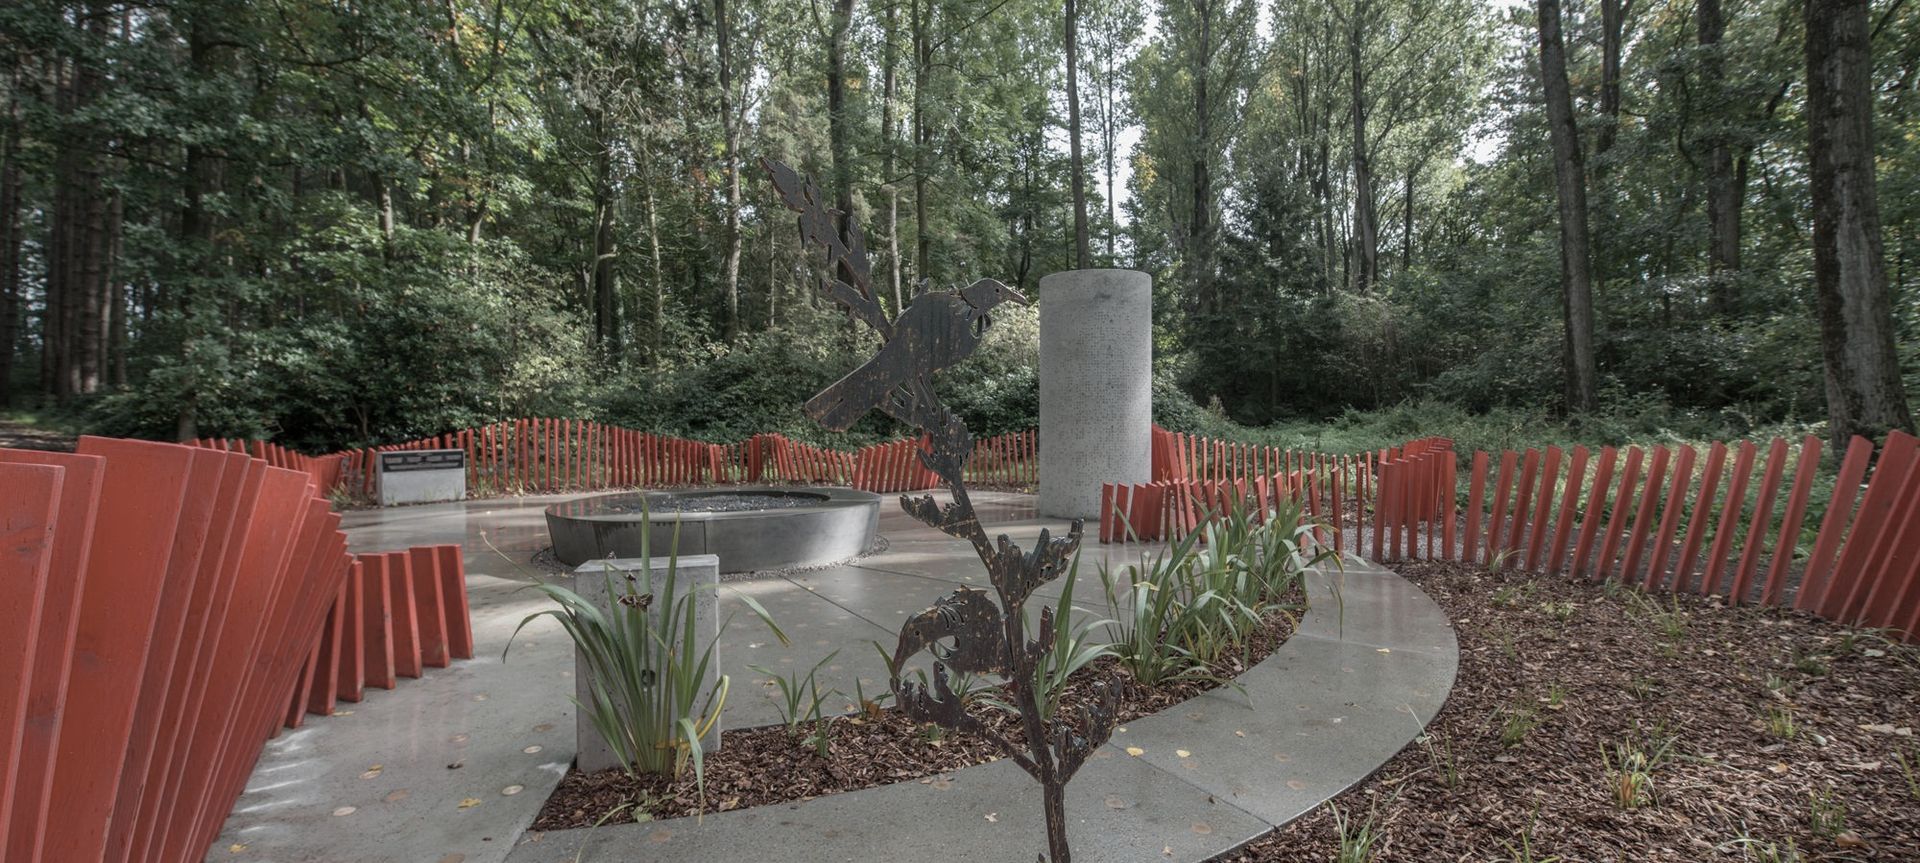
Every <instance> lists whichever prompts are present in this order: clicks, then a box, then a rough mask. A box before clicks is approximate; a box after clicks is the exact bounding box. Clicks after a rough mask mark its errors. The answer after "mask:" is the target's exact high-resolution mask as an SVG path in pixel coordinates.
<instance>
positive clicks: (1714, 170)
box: [1694, 0, 1741, 314]
mask: <svg viewBox="0 0 1920 863" xmlns="http://www.w3.org/2000/svg"><path fill="white" fill-rule="evenodd" d="M1694 18H1695V21H1696V22H1697V24H1696V29H1697V30H1698V31H1699V44H1700V89H1701V90H1702V91H1704V95H1705V97H1706V101H1707V106H1708V110H1707V124H1708V133H1707V135H1706V136H1704V137H1705V139H1706V140H1705V141H1704V142H1703V143H1705V144H1706V145H1707V160H1706V174H1707V273H1708V275H1709V277H1711V278H1712V280H1713V286H1712V296H1713V303H1714V307H1715V310H1716V311H1718V312H1720V313H1722V314H1731V313H1732V312H1733V311H1734V305H1735V294H1734V281H1735V280H1734V277H1733V276H1734V274H1735V273H1737V272H1738V271H1739V270H1740V192H1741V190H1740V186H1739V185H1738V184H1737V183H1736V182H1735V177H1734V159H1733V142H1732V141H1731V140H1729V135H1728V134H1727V119H1726V115H1727V113H1728V108H1729V107H1730V106H1729V105H1728V104H1727V101H1728V100H1727V96H1726V93H1725V87H1726V72H1725V67H1726V58H1725V55H1724V54H1723V52H1722V49H1721V45H1720V43H1721V40H1722V39H1723V38H1724V37H1725V36H1726V32H1727V22H1726V18H1725V17H1724V16H1722V14H1721V10H1720V0H1698V3H1697V5H1696V6H1695V15H1694Z"/></svg>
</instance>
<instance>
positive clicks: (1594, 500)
mask: <svg viewBox="0 0 1920 863" xmlns="http://www.w3.org/2000/svg"><path fill="white" fill-rule="evenodd" d="M1618 456H1619V453H1618V451H1616V450H1615V449H1614V448H1613V447H1610V446H1603V447H1601V448H1600V465H1599V467H1597V468H1595V469H1594V474H1593V484H1592V485H1591V486H1589V487H1588V492H1587V501H1586V511H1585V512H1583V513H1581V516H1580V538H1579V539H1578V540H1576V541H1575V542H1574V544H1573V565H1572V575H1573V577H1574V578H1580V577H1581V576H1583V575H1585V574H1586V571H1587V553H1588V552H1590V551H1592V550H1593V540H1594V537H1595V536H1597V535H1598V532H1599V530H1600V522H1601V520H1602V519H1604V518H1606V516H1605V515H1604V513H1605V512H1606V510H1607V496H1608V495H1609V494H1611V493H1612V492H1613V463H1614V461H1615V459H1616V458H1617V457H1618Z"/></svg>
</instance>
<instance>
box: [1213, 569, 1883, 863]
mask: <svg viewBox="0 0 1920 863" xmlns="http://www.w3.org/2000/svg"><path fill="white" fill-rule="evenodd" d="M1399 571H1400V572H1401V573H1402V574H1404V575H1406V576H1408V577H1409V578H1410V579H1412V580H1413V581H1414V582H1415V583H1417V584H1418V585H1419V586H1420V587H1421V588H1422V589H1424V590H1425V591H1426V592H1427V593H1428V594H1429V595H1430V596H1432V597H1433V598H1434V599H1435V600H1436V601H1437V602H1438V603H1439V604H1440V605H1441V606H1442V607H1443V608H1445V609H1446V611H1447V613H1448V615H1449V617H1451V618H1452V620H1453V621H1454V624H1455V627H1456V631H1457V634H1458V638H1459V643H1460V674H1459V679H1458V682H1457V683H1456V685H1455V688H1454V690H1453V693H1452V695H1451V696H1450V697H1449V699H1448V701H1447V704H1446V706H1445V708H1444V709H1443V710H1442V711H1441V712H1440V715H1439V717H1438V718H1437V719H1436V720H1435V722H1434V724H1433V725H1432V726H1431V727H1430V728H1429V736H1428V738H1427V744H1425V745H1423V744H1421V743H1416V744H1414V745H1412V746H1409V747H1408V748H1407V749H1406V750H1405V751H1403V752H1401V753H1400V754H1399V755H1398V756H1396V757H1395V758H1394V759H1393V760H1391V761H1389V762H1387V764H1386V765H1385V766H1384V767H1382V768H1381V769H1380V771H1379V772H1378V773H1376V774H1375V775H1374V777H1373V778H1372V779H1370V780H1368V781H1367V782H1364V783H1362V784H1361V785H1359V786H1356V787H1355V788H1354V789H1351V790H1349V791H1348V792H1346V793H1345V794H1342V795H1341V796H1339V797H1338V798H1336V799H1335V801H1334V804H1335V805H1336V806H1338V807H1340V808H1341V810H1343V812H1344V814H1345V816H1346V817H1347V819H1348V821H1349V825H1350V828H1349V829H1350V830H1351V829H1352V825H1354V824H1355V823H1365V822H1367V821H1369V819H1371V821H1372V823H1373V824H1374V825H1375V826H1376V827H1377V830H1378V833H1379V835H1380V839H1379V841H1378V844H1377V845H1376V846H1375V850H1376V851H1377V852H1378V856H1377V857H1374V858H1356V859H1371V860H1377V861H1380V863H1388V861H1468V860H1471V861H1487V860H1492V861H1508V860H1512V861H1535V863H1544V861H1546V860H1549V859H1554V858H1558V859H1559V860H1562V861H1568V863H1571V861H1601V860H1605V861H1614V860H1619V861H1678V860H1688V861H1693V860H1729V861H1739V860H1754V861H1768V860H1779V861H1792V860H1800V861H1829V860H1831V861H1841V860H1848V861H1895V860H1904V861H1913V860H1920V785H1916V783H1920V737H1916V736H1915V730H1916V729H1920V652H1916V651H1915V650H1913V649H1912V648H1908V647H1903V646H1898V645H1895V644H1890V643H1888V642H1886V641H1884V640H1881V639H1879V638H1877V637H1875V636H1873V635H1871V634H1868V633H1861V632H1856V631H1852V630H1848V629H1845V628H1843V627H1839V626H1835V625H1833V624H1830V623H1825V622H1821V621H1818V620H1815V619H1813V618H1811V617H1808V616H1805V615H1801V614H1798V613H1792V612H1782V611H1777V610H1776V611H1763V610H1754V609H1749V608H1741V609H1729V608H1726V607H1724V606H1723V605H1721V604H1719V603H1718V602H1717V601H1715V600H1701V599H1695V598H1691V597H1680V598H1679V599H1678V600H1677V601H1676V600H1675V599H1673V598H1672V597H1640V596H1636V595H1634V594H1632V593H1631V592H1630V591H1626V590H1620V589H1606V588H1603V587H1601V586H1596V585H1592V584H1587V583H1575V582H1571V581H1568V580H1567V579H1565V578H1563V577H1538V578H1536V577H1532V576H1527V575H1522V574H1499V575H1494V574H1489V573H1488V572H1486V571H1485V570H1484V569H1481V568H1476V567H1471V566H1466V565H1462V564H1457V563H1413V564H1407V565H1404V566H1402V567H1401V568H1400V570H1399ZM1783 717H1790V720H1791V732H1790V733H1789V731H1788V729H1787V721H1786V719H1785V718H1783ZM1622 745H1626V746H1628V747H1630V748H1633V749H1637V750H1639V751H1641V752H1644V753H1647V754H1649V755H1657V753H1659V752H1660V750H1661V748H1662V747H1669V749H1668V752H1667V755H1666V756H1665V757H1664V758H1658V757H1656V758H1655V763H1654V766H1653V767H1652V769H1651V770H1650V771H1648V772H1647V774H1646V775H1647V776H1649V777H1650V779H1651V787H1650V789H1649V792H1650V793H1649V795H1648V796H1647V797H1646V798H1645V800H1644V805H1640V806H1637V807H1635V808H1630V809H1629V808H1622V807H1621V806H1620V805H1618V803H1617V802H1616V795H1617V793H1618V789H1619V785H1620V782H1621V775H1622V774H1621V773H1620V772H1619V771H1618V769H1617V768H1618V766H1619V764H1620V763H1621V761H1620V753H1619V750H1618V749H1617V747H1619V746H1622ZM1603 753H1604V755H1603ZM1609 761H1611V762H1612V763H1613V765H1614V767H1613V768H1610V767H1609V765H1608V762H1609ZM1903 765H1904V766H1903ZM1449 767H1450V769H1449ZM1789 843H1791V845H1792V851H1793V852H1794V853H1797V854H1798V855H1799V856H1798V857H1794V856H1790V854H1789ZM1339 849H1340V837H1339V830H1338V827H1337V825H1336V819H1335V817H1334V814H1333V813H1332V811H1330V810H1329V809H1327V808H1322V809H1319V810H1316V811H1315V812H1313V813H1311V814H1309V815H1308V816H1306V817H1304V818H1302V819H1300V820H1299V821H1296V822H1294V823H1293V824H1290V825H1288V826H1287V827H1285V828H1282V829H1281V830H1279V831H1276V832H1275V833H1273V834H1271V835H1269V836H1267V837H1264V838H1262V839H1260V840H1258V841H1256V842H1254V843H1253V844H1251V845H1250V846H1249V847H1247V848H1246V849H1243V850H1242V851H1240V852H1238V853H1235V854H1231V855H1228V856H1226V857H1225V858H1222V859H1223V860H1228V861H1238V863H1252V861H1263V863H1264V861H1295V860H1333V859H1336V857H1335V855H1336V853H1337V852H1338V850H1339ZM1769 851H1772V852H1774V854H1775V856H1768V852H1769ZM1338 859H1341V860H1346V859H1349V858H1346V857H1340V858H1338Z"/></svg>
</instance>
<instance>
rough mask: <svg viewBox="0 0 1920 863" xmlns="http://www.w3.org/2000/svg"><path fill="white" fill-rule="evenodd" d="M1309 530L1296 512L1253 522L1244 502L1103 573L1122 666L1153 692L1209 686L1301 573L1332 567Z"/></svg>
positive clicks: (1288, 509) (1256, 516)
mask: <svg viewBox="0 0 1920 863" xmlns="http://www.w3.org/2000/svg"><path fill="white" fill-rule="evenodd" d="M1262 515H1264V518H1261V516H1262ZM1312 530H1313V524H1312V523H1311V522H1307V521H1305V520H1304V519H1303V513H1302V512H1301V510H1300V505H1299V504H1295V503H1291V502H1289V503H1285V504H1282V505H1281V506H1280V507H1278V508H1276V509H1274V510H1270V511H1267V512H1265V513H1259V512H1256V511H1254V509H1253V508H1252V507H1251V506H1249V505H1247V504H1245V503H1241V504H1237V505H1235V506H1233V507H1231V508H1229V509H1228V511H1227V512H1225V513H1222V514H1220V515H1219V516H1218V517H1217V518H1213V519H1210V520H1209V522H1208V523H1207V524H1206V525H1205V526H1203V527H1202V529H1200V530H1197V531H1195V532H1193V533H1191V534H1188V535H1187V536H1186V537H1185V538H1183V539H1181V540H1180V541H1178V542H1176V543H1174V544H1172V545H1171V546H1168V547H1166V548H1163V549H1161V550H1159V551H1156V552H1155V553H1154V554H1153V556H1152V557H1150V558H1147V559H1145V560H1143V561H1142V562H1141V563H1140V564H1137V565H1129V566H1126V567H1123V568H1121V569H1120V570H1119V571H1118V572H1115V571H1113V570H1112V569H1110V568H1108V567H1107V566H1105V565H1102V566H1101V569H1100V581H1101V585H1102V586H1103V588H1104V590H1105V593H1106V598H1107V607H1108V617H1109V618H1111V619H1112V621H1113V622H1112V624H1111V626H1110V630H1111V631H1112V632H1113V633H1114V643H1113V645H1112V649H1113V653H1114V655H1115V657H1116V658H1117V659H1118V660H1119V662H1120V664H1121V666H1122V667H1124V668H1126V669H1127V671H1128V673H1130V674H1131V675H1132V676H1133V677H1134V679H1136V680H1138V681H1140V682H1141V683H1143V684H1146V685H1149V686H1152V685H1157V684H1159V683H1160V682H1162V681H1166V680H1176V679H1181V678H1203V679H1213V678H1214V672H1213V668H1214V666H1216V665H1218V664H1219V663H1220V662H1222V661H1223V660H1225V659H1227V658H1229V657H1230V656H1232V655H1233V654H1236V653H1244V651H1245V649H1246V648H1247V646H1248V641H1247V639H1248V637H1249V636H1250V635H1251V634H1252V633H1253V631H1254V630H1255V629H1257V628H1258V627H1259V626H1260V625H1261V621H1262V620H1263V618H1264V617H1265V616H1266V615H1267V614H1269V613H1272V612H1277V611H1281V610H1282V606H1281V602H1282V601H1283V598H1284V597H1285V596H1286V595H1287V594H1288V593H1289V592H1290V591H1291V590H1292V589H1293V588H1294V587H1295V586H1296V585H1299V584H1300V582H1301V580H1302V578H1303V577H1304V576H1305V573H1306V571H1307V570H1308V569H1310V568H1313V567H1315V566H1319V565H1321V564H1322V563H1324V562H1326V561H1328V560H1331V559H1332V553H1331V552H1330V551H1328V550H1326V549H1324V548H1319V547H1317V546H1316V545H1315V544H1314V543H1313V542H1312V541H1311V539H1310V536H1311V533H1312Z"/></svg>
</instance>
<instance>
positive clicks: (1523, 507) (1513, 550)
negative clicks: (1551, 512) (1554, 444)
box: [1501, 449, 1540, 568]
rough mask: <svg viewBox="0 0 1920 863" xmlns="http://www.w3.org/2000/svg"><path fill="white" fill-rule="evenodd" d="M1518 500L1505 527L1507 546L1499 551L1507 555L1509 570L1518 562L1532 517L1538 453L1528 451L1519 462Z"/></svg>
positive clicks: (1535, 450)
mask: <svg viewBox="0 0 1920 863" xmlns="http://www.w3.org/2000/svg"><path fill="white" fill-rule="evenodd" d="M1521 465H1522V467H1521V470H1520V488H1519V492H1520V493H1519V498H1518V499H1517V500H1515V501H1514V504H1513V522H1512V523H1511V524H1509V525H1508V527H1507V537H1506V540H1507V544H1506V547H1505V548H1503V549H1501V550H1502V551H1504V552H1506V554H1507V566H1506V568H1511V567H1512V566H1513V565H1514V564H1515V563H1517V562H1519V558H1520V549H1521V547H1522V546H1521V544H1520V543H1521V535H1522V534H1523V533H1525V531H1526V529H1527V525H1528V523H1529V522H1530V521H1531V517H1532V507H1533V481H1534V478H1535V477H1537V476H1538V475H1539V473H1540V451H1539V450H1537V449H1529V450H1527V451H1526V454H1525V456H1524V457H1523V459H1522V462H1521Z"/></svg>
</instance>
